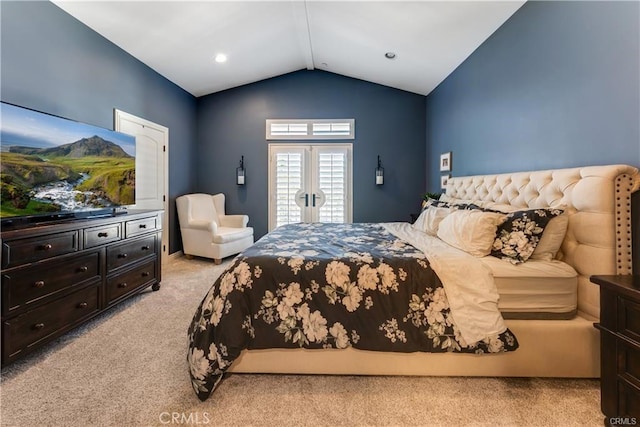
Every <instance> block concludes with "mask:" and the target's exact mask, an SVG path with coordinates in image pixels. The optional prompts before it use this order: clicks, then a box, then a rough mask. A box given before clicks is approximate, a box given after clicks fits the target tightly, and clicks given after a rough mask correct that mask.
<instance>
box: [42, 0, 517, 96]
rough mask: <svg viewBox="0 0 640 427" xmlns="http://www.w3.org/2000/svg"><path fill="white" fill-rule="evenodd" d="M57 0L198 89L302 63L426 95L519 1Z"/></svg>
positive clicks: (109, 36) (224, 85)
mask: <svg viewBox="0 0 640 427" xmlns="http://www.w3.org/2000/svg"><path fill="white" fill-rule="evenodd" d="M54 3H55V4H56V5H57V6H59V7H60V8H62V9H63V10H65V11H66V12H67V13H69V14H71V15H72V16H74V17H75V18H76V19H78V20H79V21H81V22H83V23H84V24H86V25H87V26H89V27H90V28H92V29H93V30H95V31H96V32H98V33H99V34H101V35H102V36H104V37H105V38H107V39H108V40H110V41H111V42H113V43H114V44H116V45H118V46H119V47H120V48H122V49H123V50H125V51H126V52H128V53H130V54H131V55H133V56H134V57H136V58H138V59H139V60H140V61H142V62H143V63H145V64H146V65H148V66H149V67H151V68H152V69H154V70H155V71H157V72H158V73H159V74H161V75H163V76H164V77H166V78H167V79H169V80H171V81H172V82H174V83H175V84H177V85H178V86H180V87H182V88H183V89H185V90H186V91H188V92H190V93H191V94H193V95H195V96H202V95H207V94H210V93H214V92H218V91H221V90H225V89H229V88H232V87H236V86H240V85H244V84H247V83H251V82H255V81H258V80H263V79H266V78H269V77H274V76H278V75H281V74H286V73H289V72H292V71H296V70H300V69H320V70H326V71H330V72H332V73H337V74H342V75H345V76H349V77H354V78H358V79H362V80H367V81H370V82H374V83H379V84H382V85H386V86H391V87H395V88H398V89H403V90H406V91H409V92H414V93H418V94H422V95H426V94H428V93H429V92H431V91H432V90H433V89H434V88H435V87H436V86H437V85H438V84H439V83H440V82H441V81H442V80H444V79H445V78H446V77H447V76H448V75H449V74H450V73H451V72H452V71H453V70H454V69H455V68H456V67H457V66H458V65H460V64H461V63H462V62H463V61H464V60H465V59H466V58H467V57H468V56H469V55H470V54H471V53H472V52H473V51H474V50H475V49H476V48H477V47H478V46H480V45H481V44H482V43H483V42H484V41H485V40H486V39H487V38H488V37H489V36H490V35H491V34H492V33H493V32H494V31H495V30H496V29H498V27H500V25H502V24H503V23H504V22H505V21H506V20H507V19H508V18H509V17H510V16H511V15H512V14H513V13H514V12H515V11H516V10H518V8H520V6H522V5H523V4H524V1H414V2H408V1H320V0H316V1H310V0H307V1H302V0H290V1H54ZM386 52H394V53H395V54H396V58H395V59H391V60H390V59H387V58H385V56H384V55H385V53H386ZM218 53H224V54H226V55H227V57H228V60H227V62H225V63H217V62H215V61H214V57H215V55H216V54H218Z"/></svg>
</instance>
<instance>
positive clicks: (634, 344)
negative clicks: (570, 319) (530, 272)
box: [591, 275, 640, 425]
mask: <svg viewBox="0 0 640 427" xmlns="http://www.w3.org/2000/svg"><path fill="white" fill-rule="evenodd" d="M591 281H592V282H593V283H596V284H598V285H600V323H597V324H596V325H595V327H596V328H598V329H599V330H600V390H601V396H602V397H601V409H602V412H603V414H604V415H605V424H606V425H630V424H633V425H636V424H638V423H640V276H638V275H635V276H631V275H628V276H593V277H591Z"/></svg>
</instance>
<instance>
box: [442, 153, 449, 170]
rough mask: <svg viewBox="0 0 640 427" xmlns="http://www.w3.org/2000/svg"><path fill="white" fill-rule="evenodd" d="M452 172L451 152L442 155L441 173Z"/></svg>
mask: <svg viewBox="0 0 640 427" xmlns="http://www.w3.org/2000/svg"><path fill="white" fill-rule="evenodd" d="M450 170H451V151H449V152H448V153H442V154H440V172H447V171H450Z"/></svg>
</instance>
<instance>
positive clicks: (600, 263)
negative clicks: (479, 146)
mask: <svg viewBox="0 0 640 427" xmlns="http://www.w3.org/2000/svg"><path fill="white" fill-rule="evenodd" d="M639 184H640V177H639V175H638V169H636V168H634V167H631V166H626V165H609V166H587V167H581V168H570V169H553V170H544V171H532V172H514V173H506V174H499V175H478V176H467V177H453V178H450V179H449V180H448V181H447V187H446V192H445V194H446V195H447V196H448V197H451V198H455V199H463V200H482V201H487V202H496V203H500V204H510V205H512V206H514V207H518V208H540V207H550V206H551V207H559V206H563V205H564V207H565V209H567V211H568V212H569V225H568V228H567V234H566V236H565V239H564V242H563V243H562V248H561V254H560V256H559V257H560V258H561V259H562V261H564V262H566V263H567V264H570V265H571V266H572V267H573V268H574V269H575V270H576V271H577V272H578V311H579V312H580V313H581V314H583V315H588V316H591V317H593V318H594V319H598V318H599V317H600V304H599V301H600V292H599V288H598V286H597V285H594V284H592V283H591V282H589V277H590V276H591V275H594V274H631V201H630V195H631V192H632V191H634V190H635V189H636V188H637V187H638V185H639Z"/></svg>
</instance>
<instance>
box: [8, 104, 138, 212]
mask: <svg viewBox="0 0 640 427" xmlns="http://www.w3.org/2000/svg"><path fill="white" fill-rule="evenodd" d="M135 154H136V142H135V137H133V136H130V135H127V134H124V133H121V132H115V131H112V130H109V129H104V128H100V127H97V126H92V125H88V124H84V123H79V122H76V121H73V120H69V119H65V118H62V117H58V116H54V115H50V114H45V113H41V112H38V111H34V110H30V109H27V108H23V107H19V106H16V105H12V104H8V103H5V102H1V103H0V218H2V219H3V220H4V219H5V218H16V217H35V218H41V217H46V216H49V217H52V218H59V217H62V215H60V214H61V213H66V214H75V213H79V212H84V213H87V212H89V213H90V212H92V211H96V210H102V211H106V210H109V209H111V210H113V208H115V207H121V206H127V205H133V204H135V182H136V174H135Z"/></svg>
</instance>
